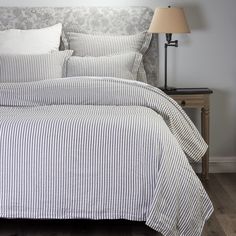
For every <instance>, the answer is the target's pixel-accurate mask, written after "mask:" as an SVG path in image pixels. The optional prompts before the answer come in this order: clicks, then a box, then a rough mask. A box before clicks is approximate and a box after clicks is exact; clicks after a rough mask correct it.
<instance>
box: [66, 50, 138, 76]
mask: <svg viewBox="0 0 236 236" xmlns="http://www.w3.org/2000/svg"><path fill="white" fill-rule="evenodd" d="M141 61H142V54H140V53H137V52H130V53H124V54H120V55H112V56H102V57H77V56H73V57H70V59H69V60H68V61H67V76H68V77H73V76H99V77H100V76H101V77H116V78H122V79H129V80H137V73H138V69H139V66H140V63H141Z"/></svg>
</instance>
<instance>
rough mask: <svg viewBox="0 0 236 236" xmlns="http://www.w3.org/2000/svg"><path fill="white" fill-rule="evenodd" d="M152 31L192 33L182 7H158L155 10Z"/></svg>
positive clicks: (150, 30)
mask: <svg viewBox="0 0 236 236" xmlns="http://www.w3.org/2000/svg"><path fill="white" fill-rule="evenodd" d="M148 31H149V32H150V33H170V34H171V33H190V29H189V27H188V23H187V21H186V17H185V14H184V11H183V9H182V8H177V7H170V8H157V9H156V10H155V12H154V15H153V18H152V22H151V25H150V28H149V30H148Z"/></svg>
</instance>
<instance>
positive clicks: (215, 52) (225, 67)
mask: <svg viewBox="0 0 236 236" xmlns="http://www.w3.org/2000/svg"><path fill="white" fill-rule="evenodd" d="M167 5H173V6H174V5H175V6H182V7H184V9H185V13H186V15H187V18H188V21H189V25H190V28H191V30H192V33H191V34H189V35H181V36H177V35H174V37H175V38H176V39H179V44H180V46H179V48H177V49H176V48H170V49H169V52H170V53H169V55H170V56H169V68H168V72H169V74H168V77H169V85H174V86H178V87H209V88H211V89H213V90H214V94H213V95H212V97H211V114H210V115H211V150H210V155H211V156H212V157H221V156H222V157H235V158H236V93H235V89H236V43H235V41H236V26H235V25H236V14H235V9H236V1H235V0H224V1H223V0H207V1H206V0H173V1H165V0H136V1H135V0H119V1H117V0H116V1H113V0H99V1H98V0H51V1H48V0H20V1H19V0H0V6H149V7H151V8H153V9H154V8H155V7H156V6H167ZM163 40H164V35H161V37H160V66H161V70H160V78H163V69H162V68H163V43H164V41H163Z"/></svg>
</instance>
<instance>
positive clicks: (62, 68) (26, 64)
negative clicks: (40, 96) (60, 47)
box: [0, 50, 73, 83]
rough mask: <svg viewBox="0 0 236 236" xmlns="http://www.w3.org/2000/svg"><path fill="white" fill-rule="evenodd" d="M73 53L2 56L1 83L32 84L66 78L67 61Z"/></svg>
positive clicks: (0, 59) (0, 57) (0, 64)
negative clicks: (33, 82)
mask: <svg viewBox="0 0 236 236" xmlns="http://www.w3.org/2000/svg"><path fill="white" fill-rule="evenodd" d="M72 53H73V51H71V50H66V51H55V52H53V53H49V54H40V55H37V54H35V55H18V54H17V55H0V83H17V82H30V81H38V80H45V79H54V78H61V77H65V76H66V61H67V60H68V59H69V57H70V56H71V55H72Z"/></svg>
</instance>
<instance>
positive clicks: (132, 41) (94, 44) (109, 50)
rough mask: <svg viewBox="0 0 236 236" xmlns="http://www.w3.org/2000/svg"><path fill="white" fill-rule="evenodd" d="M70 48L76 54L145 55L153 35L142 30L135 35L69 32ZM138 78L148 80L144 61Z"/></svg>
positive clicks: (82, 55) (94, 55)
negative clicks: (134, 53)
mask: <svg viewBox="0 0 236 236" xmlns="http://www.w3.org/2000/svg"><path fill="white" fill-rule="evenodd" d="M67 36H68V44H69V49H71V50H73V51H74V55H75V56H81V57H84V56H93V57H100V56H108V55H112V54H121V53H127V52H129V51H134V52H139V53H141V54H142V55H144V54H145V53H146V51H147V49H148V47H149V45H150V41H151V38H152V35H151V34H150V33H147V32H142V33H139V34H135V35H107V34H99V35H93V34H83V33H74V32H69V33H67ZM138 80H139V81H143V82H147V78H146V73H145V70H144V65H143V62H141V64H140V68H139V72H138Z"/></svg>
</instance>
